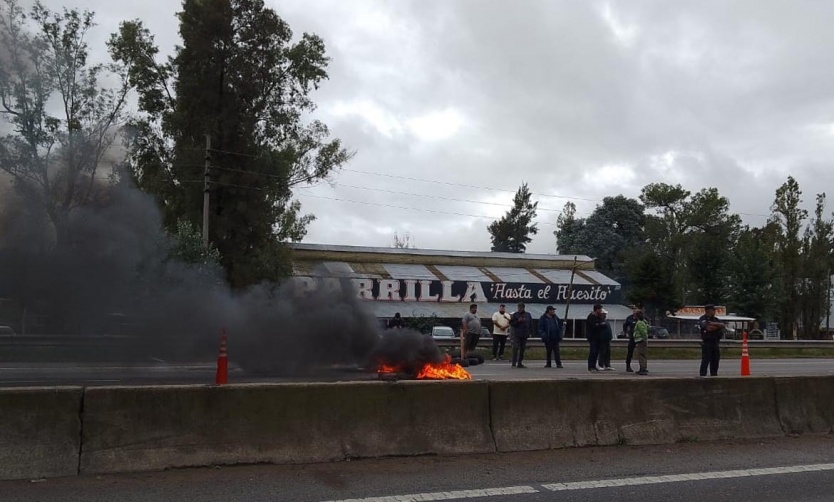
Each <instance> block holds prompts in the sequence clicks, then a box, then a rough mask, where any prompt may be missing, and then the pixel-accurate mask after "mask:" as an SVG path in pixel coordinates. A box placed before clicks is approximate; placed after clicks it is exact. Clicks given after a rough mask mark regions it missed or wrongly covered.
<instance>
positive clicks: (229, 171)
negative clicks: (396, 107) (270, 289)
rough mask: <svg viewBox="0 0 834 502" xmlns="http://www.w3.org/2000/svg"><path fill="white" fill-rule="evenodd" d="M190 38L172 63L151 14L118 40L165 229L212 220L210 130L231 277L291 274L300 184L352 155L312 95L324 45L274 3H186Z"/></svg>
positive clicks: (139, 157)
mask: <svg viewBox="0 0 834 502" xmlns="http://www.w3.org/2000/svg"><path fill="white" fill-rule="evenodd" d="M179 20H180V35H181V37H182V45H181V46H178V47H177V49H176V54H175V56H174V57H173V58H172V59H170V60H169V61H167V62H159V61H157V54H158V52H159V51H158V48H157V47H156V46H155V45H154V40H153V37H152V36H151V34H150V32H149V31H148V30H147V29H146V28H145V27H144V26H143V24H142V23H141V21H138V20H137V21H129V22H125V23H122V25H121V26H120V29H119V32H118V33H117V34H114V35H113V36H112V37H111V39H110V42H109V48H110V53H111V56H112V57H113V59H114V60H115V61H117V62H120V63H123V64H125V65H126V67H127V68H128V69H129V82H130V84H131V85H132V86H134V87H135V88H136V90H137V91H138V94H139V109H140V112H141V113H140V114H139V115H137V116H136V117H135V118H134V120H133V121H132V126H133V130H134V133H135V134H134V136H133V138H132V141H131V142H130V145H129V146H130V167H131V170H132V173H133V176H134V177H135V179H136V181H137V183H138V185H139V186H140V187H141V188H142V189H143V190H145V191H147V192H148V193H151V194H153V195H154V196H155V197H156V198H157V200H158V201H159V204H160V206H161V208H162V211H163V215H164V220H165V224H166V226H167V227H168V228H169V229H171V230H173V229H174V228H175V226H176V223H177V221H179V219H180V218H185V219H186V220H188V221H189V222H190V223H191V224H193V225H199V224H200V222H201V213H202V207H203V187H202V179H203V166H204V160H205V159H204V157H205V155H206V153H207V152H206V149H205V143H206V136H209V137H210V138H211V149H210V150H209V152H208V153H209V154H210V157H211V158H210V160H211V165H212V170H211V173H210V174H211V184H210V189H211V206H210V232H209V237H210V241H211V242H212V243H213V244H214V245H216V246H217V249H218V250H219V251H220V255H221V263H222V265H223V267H224V268H225V270H226V273H227V277H228V279H229V281H230V282H231V284H232V285H233V286H236V287H243V286H246V285H249V284H252V283H256V282H260V281H262V280H276V279H279V278H280V277H282V276H284V275H285V274H287V273H289V271H290V269H289V263H288V259H287V250H286V248H285V247H284V246H282V245H281V243H283V242H285V241H298V240H301V239H302V238H303V237H304V235H305V233H306V228H307V225H308V224H309V223H310V222H311V221H312V220H313V217H312V216H311V215H302V214H301V205H300V203H299V202H298V201H294V200H293V199H292V190H293V188H294V187H296V186H299V185H303V184H308V183H311V182H314V181H316V180H321V179H323V178H326V177H327V176H328V175H330V174H331V173H332V171H333V170H334V169H337V168H338V167H340V166H341V165H343V164H344V163H345V162H347V161H348V160H349V159H350V158H351V155H352V154H351V153H350V152H348V151H347V150H346V149H345V148H343V146H342V144H341V142H340V141H339V140H337V139H333V140H331V139H329V131H328V128H327V127H326V126H325V125H324V124H323V123H321V122H319V121H312V122H310V123H306V124H305V123H304V121H303V120H302V119H303V116H304V115H305V114H306V113H309V112H311V111H312V110H314V108H315V103H314V102H313V100H312V98H311V93H312V92H313V91H314V90H315V89H317V88H318V86H319V84H320V83H321V82H322V81H323V80H324V79H326V78H327V72H326V69H327V65H328V63H329V61H330V60H329V58H328V57H327V56H326V55H325V47H324V42H323V41H322V40H321V38H319V37H318V36H315V35H310V34H306V33H305V34H304V35H302V36H301V37H300V39H298V40H293V33H292V31H291V29H290V27H289V25H288V24H287V23H286V22H285V21H283V20H282V19H281V18H280V17H279V16H278V15H277V14H276V13H275V11H273V10H272V9H268V8H265V7H264V2H263V0H185V1H184V2H183V10H182V12H180V13H179Z"/></svg>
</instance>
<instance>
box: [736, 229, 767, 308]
mask: <svg viewBox="0 0 834 502" xmlns="http://www.w3.org/2000/svg"><path fill="white" fill-rule="evenodd" d="M775 232H776V228H775V226H774V225H773V224H769V225H767V226H765V227H764V228H752V229H751V228H745V229H744V230H742V231H741V233H740V234H739V238H738V240H737V241H736V244H735V246H734V247H733V249H732V251H731V253H730V259H729V264H728V275H729V281H728V298H729V299H730V301H729V302H728V307H729V308H730V309H731V310H732V311H735V312H738V313H739V314H740V315H743V316H749V317H753V318H755V319H760V320H768V319H772V315H773V313H774V312H773V311H774V308H775V306H776V302H777V297H776V287H775V286H774V279H775V273H774V268H773V263H772V254H771V252H770V251H771V249H772V245H773V244H772V243H773V242H774V234H775Z"/></svg>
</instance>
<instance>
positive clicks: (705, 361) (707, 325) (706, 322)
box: [698, 304, 724, 377]
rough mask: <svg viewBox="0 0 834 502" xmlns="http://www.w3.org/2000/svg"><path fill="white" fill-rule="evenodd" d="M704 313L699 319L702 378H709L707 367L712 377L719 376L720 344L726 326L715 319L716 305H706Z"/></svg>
mask: <svg viewBox="0 0 834 502" xmlns="http://www.w3.org/2000/svg"><path fill="white" fill-rule="evenodd" d="M704 312H705V313H704V315H702V316H701V317H700V318H698V325H699V326H700V327H701V340H702V343H701V376H702V377H705V376H707V367H709V374H710V376H718V361H719V360H720V359H721V350H720V349H719V348H718V342H719V341H720V340H721V335H722V333H724V324H723V323H722V322H721V321H719V320H718V318H717V317H715V305H712V304H710V305H706V306H705V307H704Z"/></svg>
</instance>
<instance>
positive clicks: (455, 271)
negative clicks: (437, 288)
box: [435, 265, 492, 282]
mask: <svg viewBox="0 0 834 502" xmlns="http://www.w3.org/2000/svg"><path fill="white" fill-rule="evenodd" d="M435 268H436V269H437V270H439V271H440V273H441V274H443V275H445V276H446V277H447V278H448V279H449V280H450V281H479V282H492V279H490V278H489V276H487V275H486V274H484V273H483V272H481V271H480V270H479V269H478V268H477V267H463V266H459V265H436V266H435Z"/></svg>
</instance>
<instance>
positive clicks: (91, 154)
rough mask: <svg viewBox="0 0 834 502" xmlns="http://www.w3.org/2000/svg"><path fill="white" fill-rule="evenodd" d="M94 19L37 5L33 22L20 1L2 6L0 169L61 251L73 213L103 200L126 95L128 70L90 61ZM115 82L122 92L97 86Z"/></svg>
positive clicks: (88, 14) (12, 0)
mask: <svg viewBox="0 0 834 502" xmlns="http://www.w3.org/2000/svg"><path fill="white" fill-rule="evenodd" d="M93 17H94V16H93V13H92V12H89V11H84V12H79V11H78V10H75V9H72V10H66V9H64V10H63V11H62V12H60V13H58V12H52V11H50V10H49V9H47V8H46V7H44V6H43V5H41V4H40V3H37V2H36V3H35V5H34V7H32V9H31V11H30V13H29V16H28V17H27V16H26V14H25V13H24V11H23V9H21V8H20V6H19V5H18V2H17V1H16V0H4V1H3V3H2V4H0V42H2V45H3V48H4V50H5V54H4V56H3V57H0V106H1V108H0V114H2V115H3V116H4V117H5V118H6V119H7V120H8V121H9V122H10V123H11V127H12V131H13V132H12V133H11V134H8V135H6V136H4V137H2V138H0V169H2V170H3V171H5V172H6V173H7V174H9V175H11V176H12V178H13V180H14V186H15V189H16V191H17V193H18V194H19V195H22V196H23V197H24V198H25V199H26V201H27V203H26V204H27V207H29V208H32V207H37V210H38V211H43V212H44V213H45V214H46V215H47V216H48V219H49V222H50V223H51V227H52V228H51V232H50V234H51V241H52V242H53V243H54V245H56V246H57V247H59V248H60V247H64V246H67V245H68V244H69V240H70V235H69V234H68V221H69V219H70V215H71V214H72V212H73V211H74V210H75V209H77V208H78V207H81V206H83V205H85V204H88V203H89V202H91V201H93V200H95V199H97V198H99V199H100V198H102V197H104V196H105V192H106V183H103V177H102V173H101V172H100V166H101V165H102V164H103V162H104V160H105V156H106V154H107V152H108V150H109V149H110V147H111V145H112V144H113V142H114V140H115V139H116V137H117V128H118V126H119V125H120V124H121V121H122V119H123V110H124V106H125V98H126V95H127V92H128V85H127V82H126V79H125V78H126V75H125V73H124V69H123V68H118V67H115V66H105V65H101V64H99V65H92V64H90V62H89V61H88V56H89V50H88V46H87V43H86V41H85V37H86V35H87V31H88V30H89V29H90V28H92V27H93V26H94V22H93ZM109 76H115V77H116V80H117V81H119V84H118V85H117V86H116V87H114V88H107V87H102V86H101V85H100V84H99V81H100V80H103V79H104V78H107V77H109ZM33 202H34V204H32V203H33ZM35 217H37V215H35Z"/></svg>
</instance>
